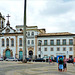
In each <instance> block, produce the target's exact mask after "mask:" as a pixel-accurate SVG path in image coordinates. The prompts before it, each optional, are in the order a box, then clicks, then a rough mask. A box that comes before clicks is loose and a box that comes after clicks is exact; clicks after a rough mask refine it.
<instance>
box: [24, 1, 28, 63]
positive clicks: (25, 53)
mask: <svg viewBox="0 0 75 75" xmlns="http://www.w3.org/2000/svg"><path fill="white" fill-rule="evenodd" d="M26 57H27V51H26V0H24V26H23V62H24V63H26V62H27V61H26Z"/></svg>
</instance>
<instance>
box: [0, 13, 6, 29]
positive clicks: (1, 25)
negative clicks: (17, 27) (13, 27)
mask: <svg viewBox="0 0 75 75" xmlns="http://www.w3.org/2000/svg"><path fill="white" fill-rule="evenodd" d="M4 24H5V18H4V17H3V16H2V14H1V12H0V30H1V29H2V28H4Z"/></svg>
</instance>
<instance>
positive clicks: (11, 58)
mask: <svg viewBox="0 0 75 75" xmlns="http://www.w3.org/2000/svg"><path fill="white" fill-rule="evenodd" d="M5 60H6V61H18V60H17V59H16V58H13V57H9V58H6V59H5Z"/></svg>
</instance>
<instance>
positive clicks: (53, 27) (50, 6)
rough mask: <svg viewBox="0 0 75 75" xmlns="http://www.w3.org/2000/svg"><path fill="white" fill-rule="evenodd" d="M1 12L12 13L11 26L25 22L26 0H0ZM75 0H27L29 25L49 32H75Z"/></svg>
mask: <svg viewBox="0 0 75 75" xmlns="http://www.w3.org/2000/svg"><path fill="white" fill-rule="evenodd" d="M0 12H1V13H2V14H3V15H5V16H7V14H10V16H11V18H10V23H11V26H12V27H14V28H15V26H16V25H22V24H23V13H24V0H2V1H1V0H0ZM74 21H75V0H66V1H65V0H27V25H33V26H35V25H37V26H38V27H39V28H46V31H47V32H48V33H49V32H64V31H66V32H73V33H75V28H74V25H75V22H74Z"/></svg>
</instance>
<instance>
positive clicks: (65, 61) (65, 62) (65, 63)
mask: <svg viewBox="0 0 75 75" xmlns="http://www.w3.org/2000/svg"><path fill="white" fill-rule="evenodd" d="M63 61H64V64H63V67H64V70H63V71H65V72H66V71H67V59H66V56H64V59H63Z"/></svg>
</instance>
